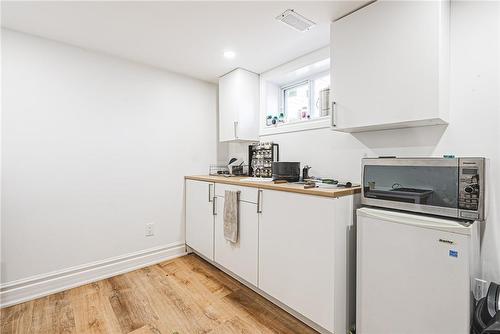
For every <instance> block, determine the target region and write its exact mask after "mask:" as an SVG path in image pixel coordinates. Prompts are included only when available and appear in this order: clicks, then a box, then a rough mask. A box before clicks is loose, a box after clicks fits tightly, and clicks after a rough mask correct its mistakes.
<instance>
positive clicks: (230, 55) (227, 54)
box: [224, 50, 236, 59]
mask: <svg viewBox="0 0 500 334" xmlns="http://www.w3.org/2000/svg"><path fill="white" fill-rule="evenodd" d="M234 57H236V53H234V51H231V50H227V51H224V58H227V59H233V58H234Z"/></svg>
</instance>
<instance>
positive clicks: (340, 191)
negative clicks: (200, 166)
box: [184, 175, 361, 198]
mask: <svg viewBox="0 0 500 334" xmlns="http://www.w3.org/2000/svg"><path fill="white" fill-rule="evenodd" d="M184 178H185V179H186V180H196V181H205V182H215V183H224V184H232V185H236V186H242V187H252V188H260V189H268V190H278V191H288V192H292V193H299V194H306V195H314V196H323V197H333V198H336V197H342V196H349V195H353V194H357V193H360V192H361V187H352V188H310V189H304V185H302V184H293V183H278V184H274V183H273V182H255V181H241V180H242V179H246V178H248V176H232V177H224V176H211V175H193V176H185V177H184Z"/></svg>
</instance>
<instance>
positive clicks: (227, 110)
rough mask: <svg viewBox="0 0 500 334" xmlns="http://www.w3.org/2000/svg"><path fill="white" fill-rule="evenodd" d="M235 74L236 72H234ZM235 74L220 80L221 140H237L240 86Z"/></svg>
mask: <svg viewBox="0 0 500 334" xmlns="http://www.w3.org/2000/svg"><path fill="white" fill-rule="evenodd" d="M233 72H234V71H233ZM233 72H231V73H228V74H226V75H224V76H223V77H221V78H220V79H219V140H220V141H230V140H235V139H236V126H237V123H236V122H237V115H236V105H237V102H238V101H237V96H238V85H237V82H236V80H235V78H234V74H233Z"/></svg>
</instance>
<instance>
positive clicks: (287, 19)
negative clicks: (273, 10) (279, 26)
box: [276, 9, 316, 31]
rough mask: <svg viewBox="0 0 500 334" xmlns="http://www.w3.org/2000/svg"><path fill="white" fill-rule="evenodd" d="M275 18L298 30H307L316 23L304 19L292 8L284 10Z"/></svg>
mask: <svg viewBox="0 0 500 334" xmlns="http://www.w3.org/2000/svg"><path fill="white" fill-rule="evenodd" d="M276 20H279V21H281V22H283V23H285V24H287V25H289V26H290V27H292V28H293V29H296V30H298V31H307V30H309V29H311V28H312V27H313V26H315V25H316V23H314V22H313V21H311V20H308V19H306V18H305V17H304V16H302V15H300V14H299V13H297V12H295V11H294V10H293V9H287V10H285V11H284V12H283V13H282V14H280V15H278V16H276Z"/></svg>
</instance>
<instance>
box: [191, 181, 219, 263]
mask: <svg viewBox="0 0 500 334" xmlns="http://www.w3.org/2000/svg"><path fill="white" fill-rule="evenodd" d="M214 186H215V185H214V183H211V182H203V181H194V180H186V244H187V245H188V246H189V247H191V248H193V249H194V250H196V251H197V252H198V253H200V254H201V255H203V256H205V257H206V258H208V259H210V260H212V261H213V259H214V215H213V211H214V207H213V205H214V202H213V200H214V197H215V193H214Z"/></svg>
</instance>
